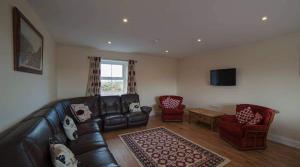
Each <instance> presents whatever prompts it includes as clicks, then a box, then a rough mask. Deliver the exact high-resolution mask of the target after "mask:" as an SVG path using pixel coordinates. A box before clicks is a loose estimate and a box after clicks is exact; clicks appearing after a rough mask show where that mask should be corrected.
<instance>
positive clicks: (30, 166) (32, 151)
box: [0, 95, 151, 167]
mask: <svg viewBox="0 0 300 167" xmlns="http://www.w3.org/2000/svg"><path fill="white" fill-rule="evenodd" d="M137 101H139V96H138V95H123V96H121V97H120V96H102V97H97V96H94V97H79V98H72V99H64V100H60V101H57V102H54V103H51V104H49V105H47V106H45V107H43V108H41V109H39V110H38V111H36V112H34V113H33V114H31V115H29V116H28V117H27V118H25V119H24V120H23V121H21V122H19V123H18V124H16V125H15V126H13V127H12V128H10V129H8V130H6V131H5V132H2V133H1V135H0V161H1V167H2V166H3V167H51V166H52V163H51V159H50V152H49V138H50V137H53V136H55V137H57V138H59V139H60V140H61V142H63V143H64V144H65V145H66V146H67V147H69V148H70V149H71V151H72V152H73V153H74V154H75V155H76V158H77V159H78V160H79V162H80V163H79V166H80V167H116V166H119V165H118V164H117V162H116V160H115V159H114V157H113V155H112V154H111V152H110V151H109V149H108V147H107V144H106V141H105V139H104V138H103V136H102V134H101V132H100V131H101V129H102V130H104V131H108V130H113V129H117V128H125V127H132V126H137V125H146V124H147V122H148V118H149V113H150V112H151V108H150V107H143V109H142V112H137V113H130V112H129V111H128V105H129V104H130V103H131V102H137ZM75 103H76V104H77V103H84V104H86V105H88V106H89V108H90V110H91V111H92V113H93V114H92V119H91V120H89V121H87V122H84V123H80V124H77V128H78V134H79V138H78V139H77V140H75V141H69V140H67V138H66V135H65V133H64V130H63V127H62V123H61V122H62V121H63V119H64V117H65V116H66V115H69V114H70V107H69V106H70V104H75Z"/></svg>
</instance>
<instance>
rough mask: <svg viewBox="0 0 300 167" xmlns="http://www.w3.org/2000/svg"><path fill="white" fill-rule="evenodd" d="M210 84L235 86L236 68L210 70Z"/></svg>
mask: <svg viewBox="0 0 300 167" xmlns="http://www.w3.org/2000/svg"><path fill="white" fill-rule="evenodd" d="M210 84H211V85H214V86H235V85H236V69H235V68H230V69H218V70H211V71H210Z"/></svg>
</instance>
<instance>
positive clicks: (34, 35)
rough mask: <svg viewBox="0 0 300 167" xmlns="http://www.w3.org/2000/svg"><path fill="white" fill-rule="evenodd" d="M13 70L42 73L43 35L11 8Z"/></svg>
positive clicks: (16, 10)
mask: <svg viewBox="0 0 300 167" xmlns="http://www.w3.org/2000/svg"><path fill="white" fill-rule="evenodd" d="M13 40H14V70H15V71H22V72H28V73H34V74H43V36H42V34H41V33H39V32H38V31H37V29H36V28H35V27H34V26H33V25H32V24H31V23H30V21H29V20H28V19H27V18H26V17H25V16H24V15H23V14H22V13H21V12H20V11H19V10H18V9H17V8H16V7H14V8H13Z"/></svg>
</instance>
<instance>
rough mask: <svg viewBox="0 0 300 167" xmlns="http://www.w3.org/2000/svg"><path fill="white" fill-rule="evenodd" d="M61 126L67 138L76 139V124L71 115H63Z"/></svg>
mask: <svg viewBox="0 0 300 167" xmlns="http://www.w3.org/2000/svg"><path fill="white" fill-rule="evenodd" d="M63 127H64V130H65V133H66V136H67V137H68V139H69V140H76V139H77V138H78V132H77V126H76V125H75V123H74V121H73V119H72V118H71V117H69V116H66V117H65V119H64V123H63Z"/></svg>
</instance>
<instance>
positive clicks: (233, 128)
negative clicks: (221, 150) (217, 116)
mask: <svg viewBox="0 0 300 167" xmlns="http://www.w3.org/2000/svg"><path fill="white" fill-rule="evenodd" d="M219 127H220V130H224V131H226V132H227V133H229V134H231V135H233V136H235V137H239V138H242V137H243V134H244V133H243V132H244V131H243V125H242V124H240V123H237V122H236V123H235V122H224V121H221V122H220V125H219Z"/></svg>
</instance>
